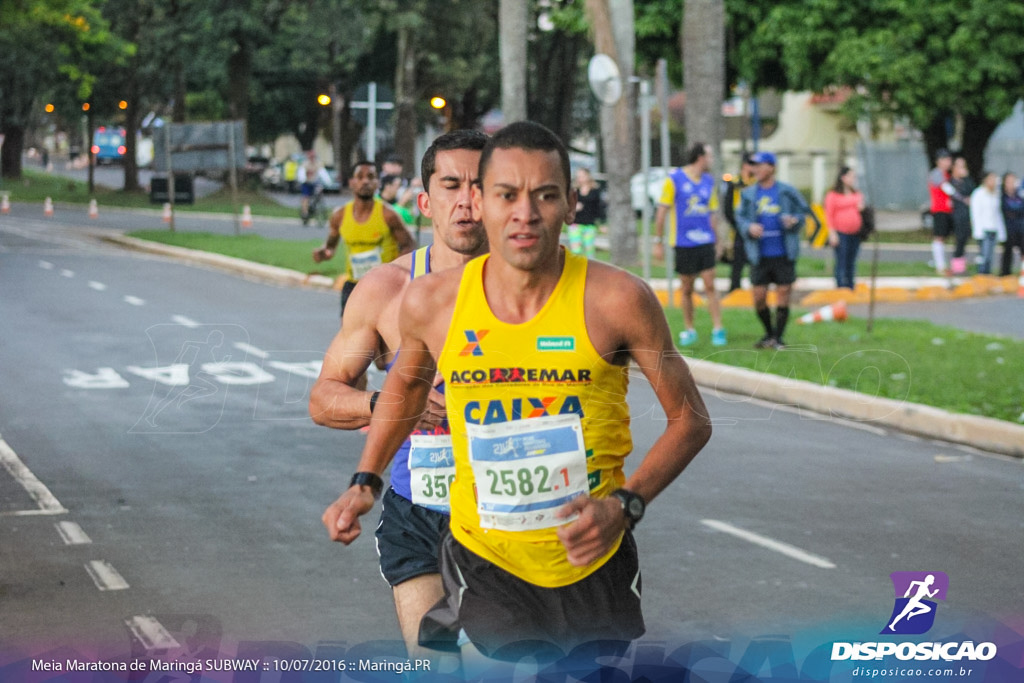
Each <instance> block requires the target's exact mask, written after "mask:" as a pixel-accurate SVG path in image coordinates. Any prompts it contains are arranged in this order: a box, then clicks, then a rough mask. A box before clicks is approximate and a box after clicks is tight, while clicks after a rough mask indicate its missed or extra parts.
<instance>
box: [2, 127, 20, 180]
mask: <svg viewBox="0 0 1024 683" xmlns="http://www.w3.org/2000/svg"><path fill="white" fill-rule="evenodd" d="M2 131H3V134H4V144H3V146H0V177H2V178H6V179H9V180H18V179H20V178H21V153H22V152H23V151H24V150H25V127H24V126H19V125H16V124H13V123H8V124H6V125H5V126H4V127H3V129H2Z"/></svg>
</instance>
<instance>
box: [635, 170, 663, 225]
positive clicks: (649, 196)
mask: <svg viewBox="0 0 1024 683" xmlns="http://www.w3.org/2000/svg"><path fill="white" fill-rule="evenodd" d="M670 170H671V169H666V168H664V167H663V166H652V167H651V172H650V176H649V177H648V183H647V193H646V201H647V202H649V203H650V204H651V215H652V216H653V215H654V207H655V206H657V204H658V199H660V198H661V190H662V187H664V185H665V178H667V177H668V172H669V171H670ZM629 196H630V203H631V204H632V206H633V210H634V211H635V212H636V214H637V215H638V216H639V215H640V214H641V213H643V210H644V201H645V195H644V174H643V173H637V174H635V175H634V176H633V177H632V178H630V179H629Z"/></svg>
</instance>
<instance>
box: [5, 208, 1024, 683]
mask: <svg viewBox="0 0 1024 683" xmlns="http://www.w3.org/2000/svg"><path fill="white" fill-rule="evenodd" d="M0 293H2V294H0V321H3V322H2V324H0V387H2V388H3V389H2V391H0V439H2V441H3V443H4V444H6V448H5V447H4V446H3V445H2V444H0V452H2V453H3V454H4V455H3V458H4V463H5V465H6V467H5V470H0V567H2V573H0V605H2V609H0V679H2V680H10V679H13V678H14V674H17V673H18V672H21V671H22V670H23V668H24V667H26V666H28V665H27V664H26V662H28V661H29V659H31V658H33V657H35V658H42V657H51V656H54V657H58V658H59V659H63V658H64V657H65V655H67V654H68V653H77V654H78V655H82V656H89V657H95V658H118V657H121V658H124V657H128V656H129V655H131V656H142V657H148V656H153V655H154V654H161V655H163V656H165V657H171V658H189V657H192V658H198V657H207V656H210V657H213V656H221V657H235V656H238V657H242V656H244V655H245V654H252V653H258V654H259V655H261V656H263V655H277V656H293V657H296V658H305V659H309V658H310V657H312V656H314V655H317V656H324V657H327V656H334V655H339V656H340V653H346V652H347V653H350V654H351V653H354V652H360V653H361V652H372V651H375V650H377V651H391V652H394V651H395V648H396V647H397V645H396V644H395V643H394V641H395V640H396V639H397V638H398V635H399V634H398V630H397V624H396V621H395V618H394V616H393V608H392V606H391V598H390V591H389V589H388V588H387V586H386V585H385V584H384V582H383V581H382V580H381V578H380V577H379V575H378V574H377V567H376V555H375V551H374V546H373V543H372V540H371V539H370V538H369V534H367V535H366V537H364V538H362V539H360V540H359V541H358V542H357V543H355V544H354V545H353V546H352V547H349V548H343V547H341V546H338V545H336V544H332V543H330V542H328V541H327V540H326V535H325V532H324V530H323V529H322V527H321V524H320V521H319V517H320V514H321V512H322V510H323V508H324V506H325V505H326V504H328V503H329V502H330V501H331V500H333V498H334V497H335V496H336V495H337V493H338V492H339V491H340V490H341V488H342V487H343V486H344V484H345V482H346V481H347V478H348V476H349V475H350V473H351V470H352V467H353V464H354V463H355V460H356V458H357V455H358V451H359V448H360V447H361V444H362V442H363V436H362V435H361V434H359V433H345V432H333V431H330V430H327V429H324V428H320V427H316V426H315V425H313V424H312V422H311V421H310V420H309V419H308V416H307V415H306V399H307V395H308V390H309V386H310V384H311V382H312V377H313V376H314V375H315V372H316V370H317V365H318V362H319V359H320V358H321V356H322V353H323V349H324V348H325V347H326V345H327V343H328V342H329V340H330V338H331V336H332V335H333V333H334V331H335V329H336V325H337V319H336V316H335V311H336V294H335V293H330V292H322V291H312V290H306V289H300V288H283V287H279V286H274V285H270V284H267V283H263V282H257V281H251V280H248V279H244V278H239V277H235V276H231V275H227V274H224V273H221V272H217V271H213V270H208V269H204V268H199V267H193V266H187V265H183V264H180V263H176V262H172V261H169V260H165V259H163V258H157V257H152V256H145V255H140V254H136V253H128V252H122V251H119V250H117V249H114V248H112V247H109V246H105V245H102V244H100V243H98V242H96V241H94V240H92V239H87V238H84V237H83V236H82V231H81V229H80V228H76V227H68V226H61V225H59V224H55V223H54V222H49V221H45V220H43V219H32V218H18V217H4V218H3V219H2V220H0ZM705 398H706V401H707V403H708V407H709V410H710V411H711V415H712V416H713V418H714V421H715V435H714V437H713V439H712V441H711V443H710V444H709V445H708V447H707V448H706V449H705V451H704V452H703V453H702V454H701V455H700V456H699V457H698V459H697V460H696V461H695V462H694V464H693V465H692V466H691V467H690V468H689V469H688V470H687V472H685V473H684V475H683V476H682V477H681V478H680V479H679V480H678V481H677V482H676V483H675V484H674V485H673V486H672V487H671V488H670V489H669V490H668V491H666V492H665V494H663V495H662V496H661V497H660V498H659V499H658V500H657V501H656V502H655V503H654V504H653V505H652V506H651V508H650V510H649V513H648V517H647V518H646V519H645V520H644V522H643V523H642V525H641V526H640V527H639V528H638V530H637V539H638V543H639V545H640V549H641V556H642V559H641V563H642V568H643V572H644V584H643V590H644V596H645V613H646V618H647V623H648V634H647V636H645V638H644V639H643V641H642V642H641V644H640V646H641V647H646V648H648V649H651V648H653V649H654V650H657V648H659V647H661V648H662V649H664V647H665V644H666V643H668V644H670V645H671V646H673V647H675V646H680V645H685V644H694V647H696V646H697V645H702V646H707V647H710V648H713V649H714V651H715V652H717V653H720V655H721V658H722V659H723V660H724V661H725V662H729V661H731V662H733V663H735V662H739V661H740V658H741V656H744V655H745V654H749V653H750V652H751V651H752V648H755V645H754V644H755V643H760V642H764V641H765V640H767V641H771V642H776V643H777V642H779V641H780V640H781V641H784V642H786V643H788V647H790V648H791V650H793V651H795V652H796V653H797V654H796V655H795V656H796V658H797V664H798V665H799V662H800V661H801V660H802V659H803V658H804V657H805V656H808V655H809V653H810V652H811V651H812V650H813V649H814V648H817V647H819V646H822V645H823V644H824V645H827V644H828V643H830V642H831V641H832V640H835V639H841V640H851V641H852V640H872V639H877V638H878V636H877V634H878V632H879V630H880V629H881V628H882V627H883V626H884V625H885V623H886V621H887V619H888V618H889V616H890V612H891V610H892V608H893V599H894V594H893V586H892V584H891V583H890V579H889V574H890V573H891V572H894V571H941V572H945V573H946V574H948V576H949V579H950V591H949V594H948V597H947V599H946V601H945V602H944V603H943V604H942V605H941V609H940V612H939V614H940V617H941V618H940V619H939V620H938V621H937V625H936V627H935V630H934V631H933V632H932V633H931V635H930V636H929V637H930V638H947V639H953V638H959V639H961V640H964V639H968V638H973V639H975V640H988V639H993V638H1002V639H1003V640H1001V641H1000V642H1001V643H1002V642H1009V643H1010V644H1012V642H1018V643H1019V642H1020V640H1021V631H1022V625H1021V622H1020V615H1021V614H1022V609H1024V585H1022V583H1021V581H1020V561H1021V555H1020V548H1021V545H1020V539H1021V538H1022V535H1024V495H1022V494H1024V469H1022V467H1021V463H1020V461H1015V460H1009V459H1005V458H1001V457H997V456H991V455H988V454H985V453H981V452H976V451H972V450H970V449H965V448H957V447H951V446H949V445H946V444H940V443H935V442H929V441H925V440H920V439H915V438H909V437H906V436H903V435H900V434H895V433H890V432H887V431H885V430H878V429H874V428H869V427H864V426H858V425H855V424H851V423H846V422H843V421H838V420H827V419H822V418H821V417H820V416H816V415H810V414H801V413H800V412H798V411H794V410H790V409H787V408H785V407H779V406H774V405H767V404H763V403H760V402H758V401H755V400H750V399H738V398H736V397H731V396H727V395H722V396H719V395H715V394H714V393H713V392H705ZM630 405H631V410H632V414H633V429H634V435H635V450H636V453H637V454H642V453H643V452H645V450H646V449H647V448H648V447H649V446H650V444H651V443H653V441H654V439H655V438H656V437H657V435H658V433H660V430H661V428H662V424H661V422H662V418H661V417H660V412H659V411H658V410H657V408H656V406H655V401H654V398H653V393H652V392H651V390H650V388H649V387H647V386H645V382H644V381H643V380H642V379H641V378H640V377H637V379H636V380H635V381H634V382H633V387H632V389H631V396H630ZM636 459H637V457H636V456H634V461H633V463H632V464H631V466H635V461H636ZM12 463H13V464H12ZM375 521H376V512H374V513H372V514H371V516H370V517H369V518H368V520H367V527H372V525H373V524H374V523H375ZM1014 626H1015V627H1016V629H1017V631H1016V635H1013V633H1014V632H1013V631H1011V630H1010V629H1011V627H1014ZM1007 634H1009V635H1007ZM1007 638H1009V641H1006V639H1007ZM1013 638H1016V641H1013ZM169 639H171V640H169ZM389 643H390V644H389ZM1001 646H1002V645H1001ZM755 649H756V648H755ZM639 651H640V650H639V649H638V650H637V652H639ZM68 656H70V655H68ZM759 661H760V660H758V662H759ZM758 662H755V664H757V663H758ZM777 663H778V662H775V663H774V664H771V666H772V667H774V666H775V664H777ZM707 666H709V667H712V668H714V666H717V665H715V664H714V663H708V664H707ZM722 666H725V664H722ZM766 666H767V664H766ZM19 667H21V668H19ZM272 674H274V672H270V674H265V675H264V676H263V677H262V678H260V677H259V675H258V674H257V676H256V677H255V678H251V679H246V680H281V674H279V673H278V674H276V677H275V676H274V675H272ZM153 680H155V679H153ZM381 680H385V679H381ZM386 680H393V679H391V678H388V679H386ZM973 680H977V677H976V678H975V679H973ZM1007 680H1009V679H1007Z"/></svg>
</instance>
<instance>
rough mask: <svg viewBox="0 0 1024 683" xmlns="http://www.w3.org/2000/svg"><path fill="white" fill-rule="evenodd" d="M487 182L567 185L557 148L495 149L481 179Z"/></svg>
mask: <svg viewBox="0 0 1024 683" xmlns="http://www.w3.org/2000/svg"><path fill="white" fill-rule="evenodd" d="M480 180H481V181H482V183H483V184H484V186H494V185H503V186H512V187H519V186H524V185H529V186H533V187H537V186H541V185H557V186H559V187H562V186H564V185H565V177H564V175H563V173H562V164H561V160H560V158H559V156H558V152H556V151H554V150H539V149H522V148H519V147H513V148H509V149H501V148H499V149H495V150H494V151H493V152H491V158H490V160H489V161H488V162H487V168H486V169H484V177H482V178H481V179H480Z"/></svg>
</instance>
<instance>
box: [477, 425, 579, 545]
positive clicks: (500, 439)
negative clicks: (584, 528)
mask: <svg viewBox="0 0 1024 683" xmlns="http://www.w3.org/2000/svg"><path fill="white" fill-rule="evenodd" d="M466 434H467V436H468V441H469V461H470V465H471V466H472V468H473V476H474V478H475V479H476V494H477V511H478V512H479V514H480V526H481V527H483V528H485V529H502V530H504V531H530V530H535V529H547V528H549V527H553V526H559V525H561V524H564V523H566V522H568V521H571V520H572V519H574V518H575V517H567V518H558V517H555V512H556V511H557V510H558V509H559V508H561V507H562V506H563V505H565V504H566V503H567V502H569V501H570V500H571V499H573V498H575V497H576V496H579V495H586V494H587V492H588V491H589V485H588V481H587V456H586V449H585V447H584V445H583V426H582V425H581V424H580V417H579V415H551V416H547V417H537V418H530V419H525V420H513V421H512V422H500V423H497V424H490V425H474V424H467V425H466Z"/></svg>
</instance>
